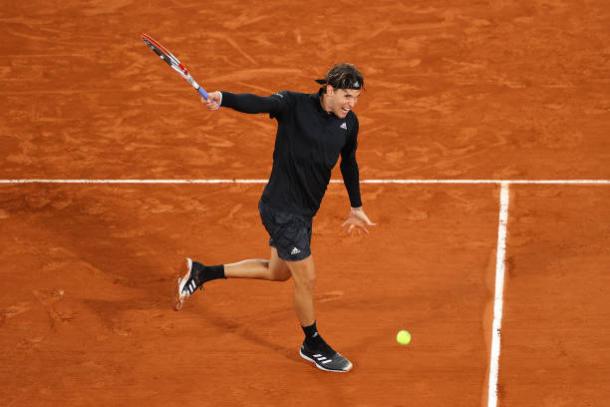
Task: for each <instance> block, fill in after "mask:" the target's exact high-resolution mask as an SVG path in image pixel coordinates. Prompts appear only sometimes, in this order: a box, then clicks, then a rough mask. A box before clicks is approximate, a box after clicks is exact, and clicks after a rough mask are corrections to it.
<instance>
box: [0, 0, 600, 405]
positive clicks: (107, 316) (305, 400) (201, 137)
mask: <svg viewBox="0 0 610 407" xmlns="http://www.w3.org/2000/svg"><path fill="white" fill-rule="evenodd" d="M369 3H370V2H364V1H335V2H333V3H328V2H321V1H310V2H283V1H278V0H272V1H266V2H245V1H235V0H223V1H205V2H194V1H180V2H178V1H165V2H160V1H148V0H143V1H140V2H135V1H133V0H122V1H117V0H108V1H99V0H96V1H93V0H90V1H79V2H70V1H69V2H57V1H44V2H43V1H41V0H35V1H30V2H28V1H21V2H16V1H9V2H8V3H7V4H3V6H2V8H1V10H0V23H1V24H0V38H1V40H0V56H1V57H2V58H0V153H1V154H0V179H2V180H6V179H26V178H52V179H109V178H133V179H212V178H213V179H217V178H256V179H264V178H266V177H267V176H268V174H269V171H270V167H271V154H272V151H273V140H274V134H275V122H274V121H272V120H269V119H268V117H266V116H264V115H259V116H247V115H243V114H238V113H236V112H233V111H229V110H221V111H220V112H214V113H210V112H207V111H206V110H204V109H203V107H202V105H201V103H200V102H199V100H198V98H197V96H196V93H195V92H194V91H193V90H192V89H189V88H188V86H187V85H186V84H185V83H184V82H183V81H182V80H181V79H180V78H179V77H178V76H177V75H176V74H175V73H173V72H172V71H171V70H170V69H168V67H167V66H166V65H165V64H163V63H161V62H160V61H158V59H156V57H155V56H154V55H153V54H152V53H151V52H150V50H148V49H147V48H146V47H145V46H144V44H143V43H142V41H141V40H140V38H139V36H140V34H141V33H142V32H148V33H150V34H151V35H153V36H154V37H155V38H156V39H158V40H159V41H161V42H162V43H163V44H164V45H166V46H167V47H169V48H170V49H171V50H172V51H174V52H175V54H176V55H177V56H178V57H180V58H181V59H182V61H183V62H184V63H186V64H187V66H189V67H190V69H191V71H192V72H193V74H194V75H195V77H196V78H197V79H198V80H199V81H200V82H201V83H202V84H203V85H204V86H205V87H206V88H207V89H208V90H215V89H226V90H231V91H235V92H253V93H257V94H263V95H264V94H270V93H273V92H275V91H277V90H281V89H291V90H296V91H303V92H314V91H316V89H317V88H316V84H315V83H314V82H313V79H315V78H318V77H320V76H322V75H323V74H324V73H325V71H326V69H327V68H328V67H329V66H330V65H332V64H333V63H336V62H342V61H349V62H353V63H355V64H357V65H358V66H359V67H360V68H361V69H362V71H363V72H364V74H365V78H366V86H367V89H366V91H365V92H364V93H363V95H362V97H361V100H360V103H359V105H358V106H357V107H356V111H357V113H358V116H359V118H360V129H361V133H360V147H359V150H358V160H359V163H360V170H361V178H363V179H373V178H381V179H392V178H413V179H439V178H451V179H454V178H459V179H586V178H590V179H610V164H608V163H609V162H610V142H609V140H610V139H609V138H608V135H609V134H610V79H609V78H610V46H609V45H608V44H610V6H609V5H608V3H607V2H606V1H602V0H596V1H587V0H582V1H576V0H574V1H568V0H564V1H561V0H527V1H526V0H521V1H520V0H515V1H502V0H489V1H479V2H477V1H470V0H469V1H465V0H463V1H447V0H442V1H429V0H426V1H423V0H417V1H404V2H399V1H394V2H373V3H372V5H369ZM335 178H340V174H339V173H338V172H337V173H335ZM262 187H263V186H262V185H260V184H254V185H55V184H54V185H49V184H35V185H11V184H0V293H1V296H0V405H3V406H58V405H62V406H132V405H141V406H173V405H181V406H225V405H230V406H241V405H248V406H250V405H253V406H270V405H271V406H284V405H294V406H407V405H408V406H432V407H436V406H439V407H440V406H464V407H471V406H482V405H486V403H487V377H488V369H489V359H490V338H491V332H490V331H491V308H492V304H493V294H494V292H493V291H494V276H495V268H496V240H497V231H498V209H499V208H498V207H499V204H498V198H499V189H498V187H497V186H495V185H479V186H476V185H436V186H432V185H402V186H400V185H394V186H380V185H363V186H362V193H363V201H364V205H365V208H366V211H367V213H368V214H369V216H370V217H371V218H372V219H373V220H374V221H376V222H377V223H378V226H376V227H375V228H373V230H371V234H370V235H368V236H346V235H344V234H342V231H341V227H340V225H341V223H342V221H343V219H344V216H345V214H346V212H347V210H348V200H347V196H346V193H345V190H344V188H343V187H342V186H341V185H331V186H330V187H329V190H328V192H327V196H326V198H325V201H324V203H323V205H322V209H321V211H320V213H319V215H318V216H317V217H316V219H315V222H314V238H313V253H314V257H315V260H316V264H317V294H316V299H317V315H318V321H319V327H320V330H321V332H322V334H323V335H324V336H325V337H326V338H327V339H328V340H329V342H331V343H332V344H333V346H335V347H336V348H337V349H338V350H339V351H340V352H342V353H343V354H345V355H346V356H348V357H349V358H350V359H351V360H352V361H353V362H354V366H355V367H354V369H353V371H352V372H350V373H349V374H345V375H336V374H329V373H325V372H321V371H319V370H317V369H314V368H313V367H312V366H310V365H309V364H307V363H305V362H304V361H302V360H301V359H300V357H299V356H298V346H299V343H300V341H301V339H302V333H301V331H300V329H299V327H298V322H297V320H296V317H295V315H294V312H293V309H292V283H291V282H286V283H270V282H262V281H245V280H230V281H218V282H212V283H210V284H209V285H208V287H207V288H206V290H205V292H203V293H201V292H198V293H197V294H196V296H195V297H193V298H192V299H191V300H189V302H188V303H187V304H186V305H185V307H184V309H183V311H181V312H175V311H173V310H172V308H171V306H172V297H173V294H174V290H175V281H176V277H177V270H178V267H179V266H180V264H181V262H183V259H184V257H185V256H193V257H195V258H197V259H200V260H202V261H205V262H207V263H226V262H231V261H237V260H241V259H243V258H249V257H262V258H264V257H267V256H268V255H269V248H268V246H267V237H266V235H265V232H264V229H263V227H262V226H261V225H260V221H259V219H258V213H257V208H256V206H257V205H256V204H257V201H258V198H259V196H260V193H261V190H262ZM510 192H511V207H510V214H509V224H508V233H509V234H508V241H507V277H506V287H505V315H504V318H505V319H504V326H503V331H502V353H501V357H500V375H499V383H500V387H499V390H500V392H499V400H498V401H499V405H500V406H549V407H551V406H552V407H557V406H570V407H571V406H605V405H606V403H607V400H608V399H609V398H610V397H609V396H610V387H609V385H608V384H607V382H608V381H607V377H608V376H609V375H610V372H609V371H608V366H609V365H610V359H609V358H608V356H607V355H608V354H609V351H610V349H609V348H610V343H609V342H608V339H607V338H609V337H610V322H609V321H610V318H609V315H608V309H610V298H609V297H608V294H607V290H606V287H608V283H609V282H608V276H607V271H608V270H609V269H610V253H609V252H608V247H610V231H609V229H608V224H610V212H609V210H608V207H609V205H608V202H610V187H608V186H565V185H554V186H543V185H538V186H512V187H511V188H510ZM403 328H404V329H408V330H409V331H410V332H411V333H412V335H413V342H412V343H411V344H410V345H409V346H406V347H401V346H398V345H397V344H396V342H395V341H394V336H395V334H396V332H397V331H398V330H399V329H403Z"/></svg>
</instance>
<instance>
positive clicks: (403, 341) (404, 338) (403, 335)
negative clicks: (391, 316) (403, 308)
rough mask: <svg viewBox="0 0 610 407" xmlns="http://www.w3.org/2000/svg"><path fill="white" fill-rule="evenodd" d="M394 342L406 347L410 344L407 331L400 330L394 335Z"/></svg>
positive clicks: (409, 335) (409, 336)
mask: <svg viewBox="0 0 610 407" xmlns="http://www.w3.org/2000/svg"><path fill="white" fill-rule="evenodd" d="M396 342H398V343H399V344H400V345H408V344H409V343H411V334H410V333H409V331H407V330H405V329H402V330H400V331H398V333H397V334H396Z"/></svg>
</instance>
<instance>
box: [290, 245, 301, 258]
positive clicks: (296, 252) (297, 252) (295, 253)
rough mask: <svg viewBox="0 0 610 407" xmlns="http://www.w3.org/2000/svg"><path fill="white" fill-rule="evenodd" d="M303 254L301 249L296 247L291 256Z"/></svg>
mask: <svg viewBox="0 0 610 407" xmlns="http://www.w3.org/2000/svg"><path fill="white" fill-rule="evenodd" d="M299 253H301V251H300V250H299V249H297V248H296V247H295V248H293V249H292V251H291V252H290V255H291V256H294V255H297V254H299Z"/></svg>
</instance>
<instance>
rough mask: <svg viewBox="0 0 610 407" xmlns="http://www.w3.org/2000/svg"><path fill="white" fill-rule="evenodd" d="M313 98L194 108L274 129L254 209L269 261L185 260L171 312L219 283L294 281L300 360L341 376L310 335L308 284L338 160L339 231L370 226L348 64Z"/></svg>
mask: <svg viewBox="0 0 610 407" xmlns="http://www.w3.org/2000/svg"><path fill="white" fill-rule="evenodd" d="M316 82H318V83H319V84H320V85H321V87H320V89H319V91H318V92H317V93H314V94H304V93H296V92H290V91H282V92H279V93H276V94H274V95H271V96H268V97H261V96H257V95H252V94H234V93H230V92H226V91H222V92H220V91H217V92H212V93H210V94H209V98H208V100H207V101H206V100H203V99H202V101H203V102H204V103H205V104H206V105H207V108H208V109H209V110H218V109H220V107H221V106H222V107H229V108H231V109H234V110H237V111H238V112H243V113H250V114H255V113H268V114H269V115H270V117H271V118H274V119H276V120H277V121H278V130H277V135H276V139H275V150H274V152H273V168H272V170H271V176H270V178H269V182H268V184H267V185H266V187H265V189H264V192H263V195H262V197H261V199H260V201H259V204H258V208H259V212H260V216H261V220H262V223H263V225H264V226H265V229H266V230H267V232H268V234H269V236H270V239H269V245H270V246H271V255H270V258H269V260H262V259H248V260H242V261H240V262H237V263H230V264H222V265H216V266H206V265H204V264H202V263H200V262H197V261H192V260H191V259H187V261H186V271H185V273H184V276H183V277H182V278H181V279H180V280H179V282H178V299H179V302H178V304H179V306H178V309H179V308H181V307H182V304H183V302H184V301H185V300H186V299H187V298H188V297H190V296H191V295H193V293H195V291H196V290H197V289H198V288H203V285H204V284H206V283H207V282H209V281H211V280H215V279H221V278H256V279H264V280H271V281H286V280H288V279H290V278H291V277H292V279H293V280H294V307H295V310H296V314H297V317H298V319H299V321H300V324H301V327H302V329H303V331H304V333H305V340H304V341H303V344H302V345H301V348H300V355H301V356H302V357H303V358H304V359H306V360H308V361H310V362H312V363H314V364H315V366H317V367H318V368H320V369H322V370H326V371H332V372H347V371H349V370H350V369H351V368H352V363H351V362H350V361H349V360H348V359H347V358H346V357H344V356H342V355H341V354H340V353H338V352H336V351H335V350H334V349H333V348H332V347H331V346H330V345H329V344H328V343H327V342H326V341H325V340H324V339H323V338H322V336H320V334H319V333H318V329H317V327H316V317H315V312H314V283H315V278H316V273H315V266H314V260H313V256H312V254H311V247H310V246H311V229H312V220H313V217H314V216H315V214H316V212H317V211H318V209H319V207H320V203H321V201H322V198H323V196H324V193H325V191H326V188H327V186H328V183H329V181H330V177H331V170H332V169H333V167H334V166H335V164H336V163H337V161H338V159H339V156H341V165H340V168H341V174H342V176H343V181H344V184H345V187H346V189H347V193H348V195H349V201H350V204H351V209H350V212H349V215H348V217H347V219H346V220H345V222H344V223H343V226H344V227H346V228H347V231H348V233H352V232H353V231H357V232H358V233H360V232H362V231H363V232H366V233H368V227H369V226H372V225H374V223H373V222H371V220H370V219H369V217H368V216H367V215H366V213H365V212H364V210H363V209H362V201H361V199H360V185H359V172H358V163H357V162H356V148H357V145H358V118H357V117H356V114H355V113H354V112H353V108H354V106H356V103H357V102H358V97H359V96H360V93H361V92H362V89H363V87H364V78H363V76H362V74H361V73H360V72H359V71H358V69H356V67H355V66H354V65H351V64H338V65H335V66H333V67H332V68H331V69H330V70H329V71H328V73H327V75H326V78H324V79H319V80H317V81H316Z"/></svg>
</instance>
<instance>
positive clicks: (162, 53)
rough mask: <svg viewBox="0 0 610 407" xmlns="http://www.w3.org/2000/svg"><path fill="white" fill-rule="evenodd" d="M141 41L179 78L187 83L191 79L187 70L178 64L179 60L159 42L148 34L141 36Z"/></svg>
mask: <svg viewBox="0 0 610 407" xmlns="http://www.w3.org/2000/svg"><path fill="white" fill-rule="evenodd" d="M142 41H144V44H146V46H147V47H148V48H150V49H151V51H152V52H154V53H155V54H157V56H158V57H159V58H160V59H161V60H162V61H163V62H165V63H166V64H167V65H169V66H170V68H172V69H173V70H175V71H176V72H178V74H180V76H182V77H183V78H184V79H186V80H187V81H189V80H190V79H191V75H190V74H189V71H188V69H186V67H185V66H184V65H183V64H182V63H181V62H180V60H179V59H178V58H177V57H176V56H175V55H174V54H172V53H171V52H170V50H168V49H167V48H165V47H164V46H163V45H161V43H160V42H158V41H157V40H155V39H154V38H152V37H151V36H150V35H148V34H142Z"/></svg>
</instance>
